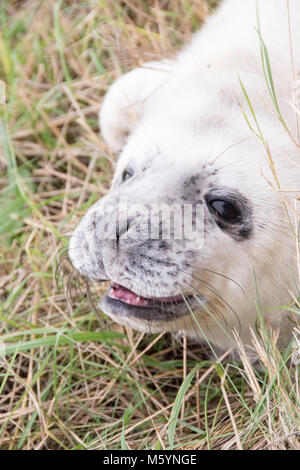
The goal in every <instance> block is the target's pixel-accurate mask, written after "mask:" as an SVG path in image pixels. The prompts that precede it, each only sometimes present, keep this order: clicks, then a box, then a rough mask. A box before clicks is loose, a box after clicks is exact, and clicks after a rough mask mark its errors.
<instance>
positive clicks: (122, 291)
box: [107, 282, 184, 308]
mask: <svg viewBox="0 0 300 470" xmlns="http://www.w3.org/2000/svg"><path fill="white" fill-rule="evenodd" d="M107 296H108V297H109V298H110V299H113V300H119V301H120V302H123V303H125V304H127V305H132V306H133V307H142V308H153V307H155V306H159V305H160V306H166V305H174V304H178V303H182V302H184V297H183V296H182V295H176V296H173V297H141V296H140V295H137V294H135V293H134V292H132V291H131V290H129V289H127V288H126V287H124V286H121V285H120V284H117V283H115V282H113V283H112V284H111V286H110V288H109V290H108V292H107Z"/></svg>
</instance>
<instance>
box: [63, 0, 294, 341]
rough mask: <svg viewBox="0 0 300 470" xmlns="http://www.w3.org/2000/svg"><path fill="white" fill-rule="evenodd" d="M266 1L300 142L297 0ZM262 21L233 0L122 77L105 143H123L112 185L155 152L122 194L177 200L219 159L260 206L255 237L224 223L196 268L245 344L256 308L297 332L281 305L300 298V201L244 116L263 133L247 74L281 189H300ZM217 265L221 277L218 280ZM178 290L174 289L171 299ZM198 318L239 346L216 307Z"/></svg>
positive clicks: (187, 326) (105, 121)
mask: <svg viewBox="0 0 300 470" xmlns="http://www.w3.org/2000/svg"><path fill="white" fill-rule="evenodd" d="M289 3H290V10H291V11H290V13H291V15H290V19H291V34H292V43H293V53H294V63H295V71H296V72H297V71H298V72H299V71H300V51H299V48H300V27H299V25H300V2H299V1H297V0H290V2H289ZM257 4H258V10H259V17H260V27H261V34H262V37H263V39H264V41H265V43H266V45H267V48H268V52H269V56H270V60H271V66H272V71H273V77H274V83H275V88H276V94H277V99H278V103H279V106H280V109H281V112H282V115H283V116H284V119H285V122H286V123H287V126H288V128H289V130H290V133H291V134H292V135H293V136H294V137H295V138H296V125H295V123H296V119H295V112H294V110H293V108H292V106H291V104H290V103H291V101H292V88H293V73H292V67H291V58H290V42H289V27H288V14H287V2H286V0H258V2H257ZM256 27H257V17H256V1H255V0H243V1H241V0H225V1H224V2H223V4H222V6H221V7H220V8H219V10H218V11H217V13H216V14H215V15H213V16H212V17H210V18H209V19H208V21H207V23H206V25H205V26H204V27H203V28H202V29H201V30H200V32H199V33H198V34H196V36H195V37H194V39H193V41H192V43H191V44H190V45H189V46H187V47H186V49H185V50H184V51H183V52H181V53H180V54H179V55H178V57H177V58H175V59H171V60H170V61H168V62H166V61H164V62H161V63H159V62H156V63H151V64H146V65H145V66H144V67H142V68H139V69H136V70H133V71H132V72H130V73H128V74H126V75H124V76H123V77H121V78H120V79H119V80H117V81H116V82H115V84H114V85H113V86H112V87H111V88H110V90H109V92H108V94H107V96H106V98H105V101H104V104H103V106H102V109H101V113H100V125H101V131H102V134H103V136H104V138H105V140H106V141H107V143H108V144H109V145H110V147H111V148H112V149H113V150H115V151H120V150H121V149H122V152H121V154H120V157H119V160H118V164H117V169H116V174H115V177H114V185H113V188H112V191H114V192H116V191H117V192H118V191H119V189H118V186H117V184H118V180H119V178H120V175H121V174H122V172H123V171H124V169H125V168H126V167H127V165H128V164H130V165H131V166H133V167H134V168H135V169H136V171H137V172H138V171H139V168H141V166H142V165H143V164H144V163H146V162H148V161H149V160H150V161H151V160H152V159H154V157H155V156H156V157H155V158H156V159H154V160H153V161H154V163H153V166H152V167H151V171H150V172H149V174H148V176H147V177H146V179H145V178H144V179H143V181H142V182H141V183H139V179H138V176H136V178H135V179H134V180H133V181H132V183H130V184H127V186H126V188H125V190H124V189H122V188H121V189H120V191H123V192H124V191H125V193H126V194H128V195H129V197H131V196H132V197H133V196H134V195H135V197H136V199H137V200H140V201H141V202H151V201H152V200H155V199H156V200H157V199H158V200H160V199H163V198H164V197H165V195H166V194H171V195H173V196H174V194H176V191H178V187H179V184H180V183H179V179H180V177H181V175H184V174H188V173H193V172H197V170H199V169H201V168H202V166H203V165H204V164H205V162H207V161H209V162H210V163H212V164H213V165H215V167H216V169H217V170H218V172H219V173H218V181H217V183H218V185H219V186H221V187H223V186H224V187H230V188H234V189H236V190H238V191H239V192H240V193H241V194H242V195H244V196H245V197H246V198H247V199H248V200H249V201H250V202H251V204H252V206H253V234H252V236H251V237H250V238H249V239H248V240H244V241H236V240H233V239H232V238H231V237H230V236H228V235H227V234H226V233H224V232H223V231H222V230H220V229H219V228H217V227H213V229H212V231H211V234H208V236H206V239H205V243H204V247H203V249H202V250H201V251H200V252H199V259H197V260H195V264H194V266H193V273H198V274H199V273H201V278H202V279H204V280H205V281H206V282H209V283H211V284H212V285H213V286H214V287H215V288H216V290H217V291H218V292H219V293H222V297H223V298H224V299H225V300H226V302H225V303H224V302H223V301H221V300H220V299H219V298H218V297H217V296H215V295H214V294H213V293H212V292H211V291H209V290H208V289H207V288H206V287H205V286H204V285H203V283H202V284H201V283H200V284H199V283H198V285H197V288H198V290H201V292H203V293H204V294H205V295H207V296H208V297H209V298H210V300H211V302H213V303H214V304H215V305H218V306H219V308H220V309H221V311H222V316H224V318H225V323H226V326H229V330H231V329H233V328H237V329H239V327H240V335H241V338H242V340H243V341H244V343H245V344H249V343H250V334H249V329H250V327H254V324H255V320H256V318H257V303H259V305H260V309H261V312H262V315H263V317H264V319H265V320H266V321H267V322H269V323H270V324H271V325H273V326H274V327H277V326H279V325H282V335H283V336H284V335H285V333H287V332H288V330H289V325H288V322H287V321H285V322H283V319H284V318H285V317H286V312H285V311H283V310H282V308H281V306H282V305H288V304H289V303H290V301H291V299H292V296H291V293H294V294H295V293H296V289H295V286H296V282H297V266H296V255H295V243H294V240H293V236H292V234H291V230H290V227H289V222H288V218H287V210H288V212H289V214H290V217H291V220H292V222H293V221H294V219H293V217H294V214H293V212H292V210H291V207H289V206H288V209H287V208H286V205H285V204H284V203H283V201H282V197H281V196H282V194H283V193H281V192H278V191H277V189H278V187H277V183H276V180H275V178H274V174H273V173H272V168H271V167H270V161H269V160H268V156H267V154H266V150H265V146H264V145H262V144H261V143H259V139H257V138H255V136H254V133H251V131H250V129H249V126H248V124H247V122H246V119H245V118H244V116H243V113H242V109H243V110H244V111H245V112H246V114H247V116H248V118H249V120H250V121H251V124H252V126H253V128H255V123H254V121H253V119H252V117H251V113H250V110H249V106H248V104H247V101H246V99H245V96H244V94H243V91H242V88H241V86H240V83H239V80H238V77H240V79H241V81H242V83H243V84H244V86H245V88H246V90H247V93H248V96H249V98H250V100H251V104H252V106H253V109H254V110H255V114H256V118H257V121H258V123H259V126H260V129H261V131H262V134H263V136H264V139H265V142H266V143H267V145H268V146H269V148H270V155H271V156H272V159H273V161H274V165H275V170H276V172H277V175H278V179H279V184H280V188H281V189H282V190H291V189H292V190H294V189H295V188H297V187H299V181H300V164H299V162H300V152H299V147H297V146H296V145H295V143H294V142H293V141H292V139H291V138H290V137H289V135H288V133H287V131H286V130H285V129H284V127H283V125H282V124H281V123H280V122H279V119H278V118H277V116H276V113H275V112H274V106H273V103H272V101H271V99H270V96H269V93H268V90H267V86H266V81H265V77H264V74H263V70H262V62H261V57H260V44H259V38H258V33H257V31H256ZM157 153H159V158H157ZM217 157H218V158H217ZM205 181H206V180H205ZM205 181H204V183H203V185H204V186H205V184H206V182H205ZM177 182H178V183H177ZM128 183H129V182H128ZM272 186H273V188H272ZM124 187H125V186H124ZM284 194H285V195H287V194H290V193H284ZM92 211H95V209H92ZM86 217H87V216H86ZM84 220H87V219H83V222H82V224H81V226H80V227H81V228H80V231H77V232H75V233H74V237H73V241H71V247H73V251H72V250H70V255H71V258H72V261H73V263H74V265H75V267H77V269H79V270H81V268H82V264H81V263H80V261H79V259H80V258H82V252H80V251H76V249H75V245H76V243H78V240H79V239H80V237H82V234H83V233H84V230H85V227H86V226H85V225H84V224H85V222H84ZM105 257H106V252H103V259H104V265H105V263H106V273H107V274H108V275H109V277H110V278H111V279H112V280H114V281H116V282H119V283H122V280H123V284H124V283H125V285H126V287H128V288H130V289H132V290H134V291H135V292H138V293H140V294H141V295H144V296H146V294H147V293H148V290H147V292H146V290H145V289H146V285H145V286H144V285H143V279H142V278H141V276H139V274H138V273H136V276H135V278H134V277H133V276H132V278H130V279H126V280H124V279H125V278H124V277H123V278H122V276H123V271H122V269H121V267H120V266H119V265H117V264H116V263H115V262H114V258H113V257H111V256H110V257H107V260H108V259H109V262H108V261H105V260H106V258H105ZM179 263H180V260H179ZM203 269H205V270H206V271H203ZM212 272H218V273H221V274H222V276H217V275H216V276H214V275H213V274H212ZM164 276H165V275H164ZM231 280H233V281H234V282H233V281H231ZM168 285H169V284H168ZM256 285H257V287H256ZM147 289H149V290H150V295H153V296H154V295H157V292H156V291H155V289H153V292H152V291H151V287H149V285H148V286H147ZM257 289H258V292H259V300H258V296H257ZM177 290H178V289H177ZM177 293H178V292H177V291H176V289H175V288H174V290H173V291H172V289H171V287H170V289H169V290H168V289H166V290H165V291H163V292H162V294H161V295H165V296H169V295H175V294H177ZM228 306H230V308H229V307H228ZM233 311H234V314H233ZM107 313H108V314H111V316H112V317H113V318H114V319H115V320H116V321H119V322H121V323H126V324H128V325H130V326H132V327H134V328H138V329H141V330H146V331H147V329H148V328H149V327H148V325H147V324H146V323H145V322H143V321H140V322H139V321H138V320H137V319H130V317H127V318H126V319H124V318H118V316H117V315H115V314H113V313H111V312H107ZM236 316H238V319H237V318H236ZM197 318H198V322H199V323H200V326H201V335H200V336H202V337H203V336H204V337H206V338H208V339H209V340H210V341H212V342H213V343H214V344H216V345H218V346H219V347H220V348H222V349H224V348H227V347H229V346H231V345H232V342H231V339H230V338H229V336H230V335H229V336H228V334H227V333H226V334H225V333H224V332H223V331H222V329H220V325H218V324H217V323H218V322H216V321H215V319H212V318H211V317H210V316H209V315H207V314H206V312H202V313H201V314H199V315H198V317H197ZM151 329H152V330H163V329H165V330H170V329H171V330H173V331H174V330H175V331H176V330H186V331H187V332H188V334H189V335H190V336H195V325H194V324H193V320H192V318H189V319H188V320H187V319H185V320H184V321H183V320H182V319H179V320H178V321H174V324H173V325H172V326H170V325H169V324H167V323H166V324H162V322H160V323H159V324H157V325H156V323H155V319H154V321H153V324H152V325H151Z"/></svg>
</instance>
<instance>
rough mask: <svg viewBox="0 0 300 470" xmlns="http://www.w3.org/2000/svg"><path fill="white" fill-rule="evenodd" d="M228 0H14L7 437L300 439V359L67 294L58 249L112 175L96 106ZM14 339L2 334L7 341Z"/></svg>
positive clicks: (93, 445) (4, 307) (108, 445)
mask: <svg viewBox="0 0 300 470" xmlns="http://www.w3.org/2000/svg"><path fill="white" fill-rule="evenodd" d="M214 3H216V2H209V5H207V3H206V2H205V1H202V2H200V1H198V0H151V1H149V2H145V1H143V0H124V1H122V2H121V1H113V0H86V1H85V2H71V1H67V0H64V1H56V0H50V1H47V2H45V1H42V0H16V1H9V0H2V2H1V6H0V79H2V80H4V81H5V82H6V83H7V85H8V90H7V91H8V93H7V98H8V103H7V104H6V105H0V113H1V120H0V132H1V134H0V135H1V146H0V172H1V173H0V189H1V193H0V237H1V240H0V298H1V303H0V341H2V343H3V342H5V344H6V354H5V356H4V357H3V358H2V360H1V364H0V377H1V379H0V449H6V448H10V449H33V448H34V449H165V448H175V449H181V448H184V449H217V448H218V449H219V448H224V449H229V448H231V449H237V448H244V449H266V448H271V449H299V448H300V443H299V431H300V412H299V409H300V407H299V404H300V395H299V385H298V384H299V377H298V373H299V370H298V368H297V367H295V366H294V365H292V364H290V363H289V362H288V357H289V355H290V354H291V351H287V352H286V353H285V355H280V354H279V352H278V351H277V350H276V348H275V346H274V342H272V343H271V348H270V347H269V348H268V347H267V346H268V345H267V343H269V342H270V341H269V339H268V338H264V339H262V340H261V343H260V344H257V345H256V348H257V350H258V352H259V354H260V358H261V361H262V362H263V363H265V364H266V370H265V372H263V373H262V372H259V371H256V370H254V369H253V368H252V366H251V364H249V363H248V362H247V358H246V357H244V360H243V364H232V365H230V366H227V367H226V368H224V367H225V366H223V365H221V364H219V363H218V364H216V363H214V362H212V361H209V360H208V359H207V357H208V356H207V355H206V354H205V352H203V349H201V348H199V347H197V346H192V345H189V347H188V350H186V348H185V347H184V346H185V344H184V345H183V347H181V346H180V345H178V344H177V343H175V342H174V340H172V338H170V337H169V336H168V335H165V336H163V335H158V336H157V335H155V336H147V335H144V334H141V333H138V332H134V331H131V330H129V329H125V328H123V327H121V326H118V325H116V324H113V323H112V322H111V321H110V320H108V319H107V318H105V317H104V316H101V315H100V319H99V318H98V317H97V316H96V315H95V313H94V312H93V311H92V309H91V307H90V305H89V304H88V302H87V301H86V299H85V298H84V296H81V297H80V296H79V298H78V299H77V301H76V302H74V301H73V302H72V303H71V304H68V303H67V301H66V296H65V294H64V292H63V289H62V288H61V287H59V286H57V284H56V282H55V272H56V266H57V258H58V254H59V252H60V250H61V249H62V248H63V247H64V246H66V243H67V236H68V234H69V233H70V232H71V230H72V228H73V227H74V226H75V225H76V223H77V221H78V220H79V218H80V217H81V215H82V214H83V213H84V212H85V211H86V209H87V208H88V207H89V206H90V205H91V204H92V203H93V202H94V201H95V200H96V199H98V198H99V197H100V196H102V195H103V194H105V192H106V191H107V189H108V186H109V181H110V178H111V174H112V171H113V163H114V155H112V154H111V153H110V151H109V149H108V148H106V146H105V144H104V143H103V142H102V140H101V137H99V130H98V123H97V113H98V111H99V108H100V106H101V100H102V97H103V96H104V94H105V92H106V91H107V89H108V87H109V85H110V84H111V83H112V82H113V81H114V80H115V78H116V77H118V76H119V75H120V74H122V73H123V72H125V71H127V70H130V69H131V68H132V67H134V66H136V65H138V64H140V63H142V62H143V61H149V60H153V59H157V58H160V57H162V56H164V55H169V54H171V53H173V51H174V50H176V48H177V47H178V46H179V45H181V44H182V43H184V42H186V41H187V40H188V39H189V38H190V36H191V34H192V33H193V31H194V30H196V29H197V28H198V27H199V25H200V24H201V22H202V21H203V19H204V18H205V17H206V15H207V14H208V12H209V8H211V7H213V6H214ZM0 346H1V343H0Z"/></svg>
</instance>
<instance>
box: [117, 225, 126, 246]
mask: <svg viewBox="0 0 300 470" xmlns="http://www.w3.org/2000/svg"><path fill="white" fill-rule="evenodd" d="M128 229H129V221H128V220H126V221H124V222H123V223H122V222H121V223H119V222H117V223H116V240H117V245H118V244H119V241H120V238H121V237H122V236H124V235H125V234H126V233H127V232H128Z"/></svg>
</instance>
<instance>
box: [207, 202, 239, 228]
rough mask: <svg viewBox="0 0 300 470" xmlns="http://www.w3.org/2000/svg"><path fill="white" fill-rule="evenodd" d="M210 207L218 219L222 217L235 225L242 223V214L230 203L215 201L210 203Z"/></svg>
mask: <svg viewBox="0 0 300 470" xmlns="http://www.w3.org/2000/svg"><path fill="white" fill-rule="evenodd" d="M209 205H210V207H211V209H212V210H213V211H214V212H215V213H216V215H217V216H218V217H221V218H222V219H224V220H226V221H227V222H231V223H235V222H239V221H240V218H241V214H240V212H239V211H238V209H237V208H236V207H234V205H233V204H231V203H230V202H227V201H222V200H214V201H210V202H209Z"/></svg>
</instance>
